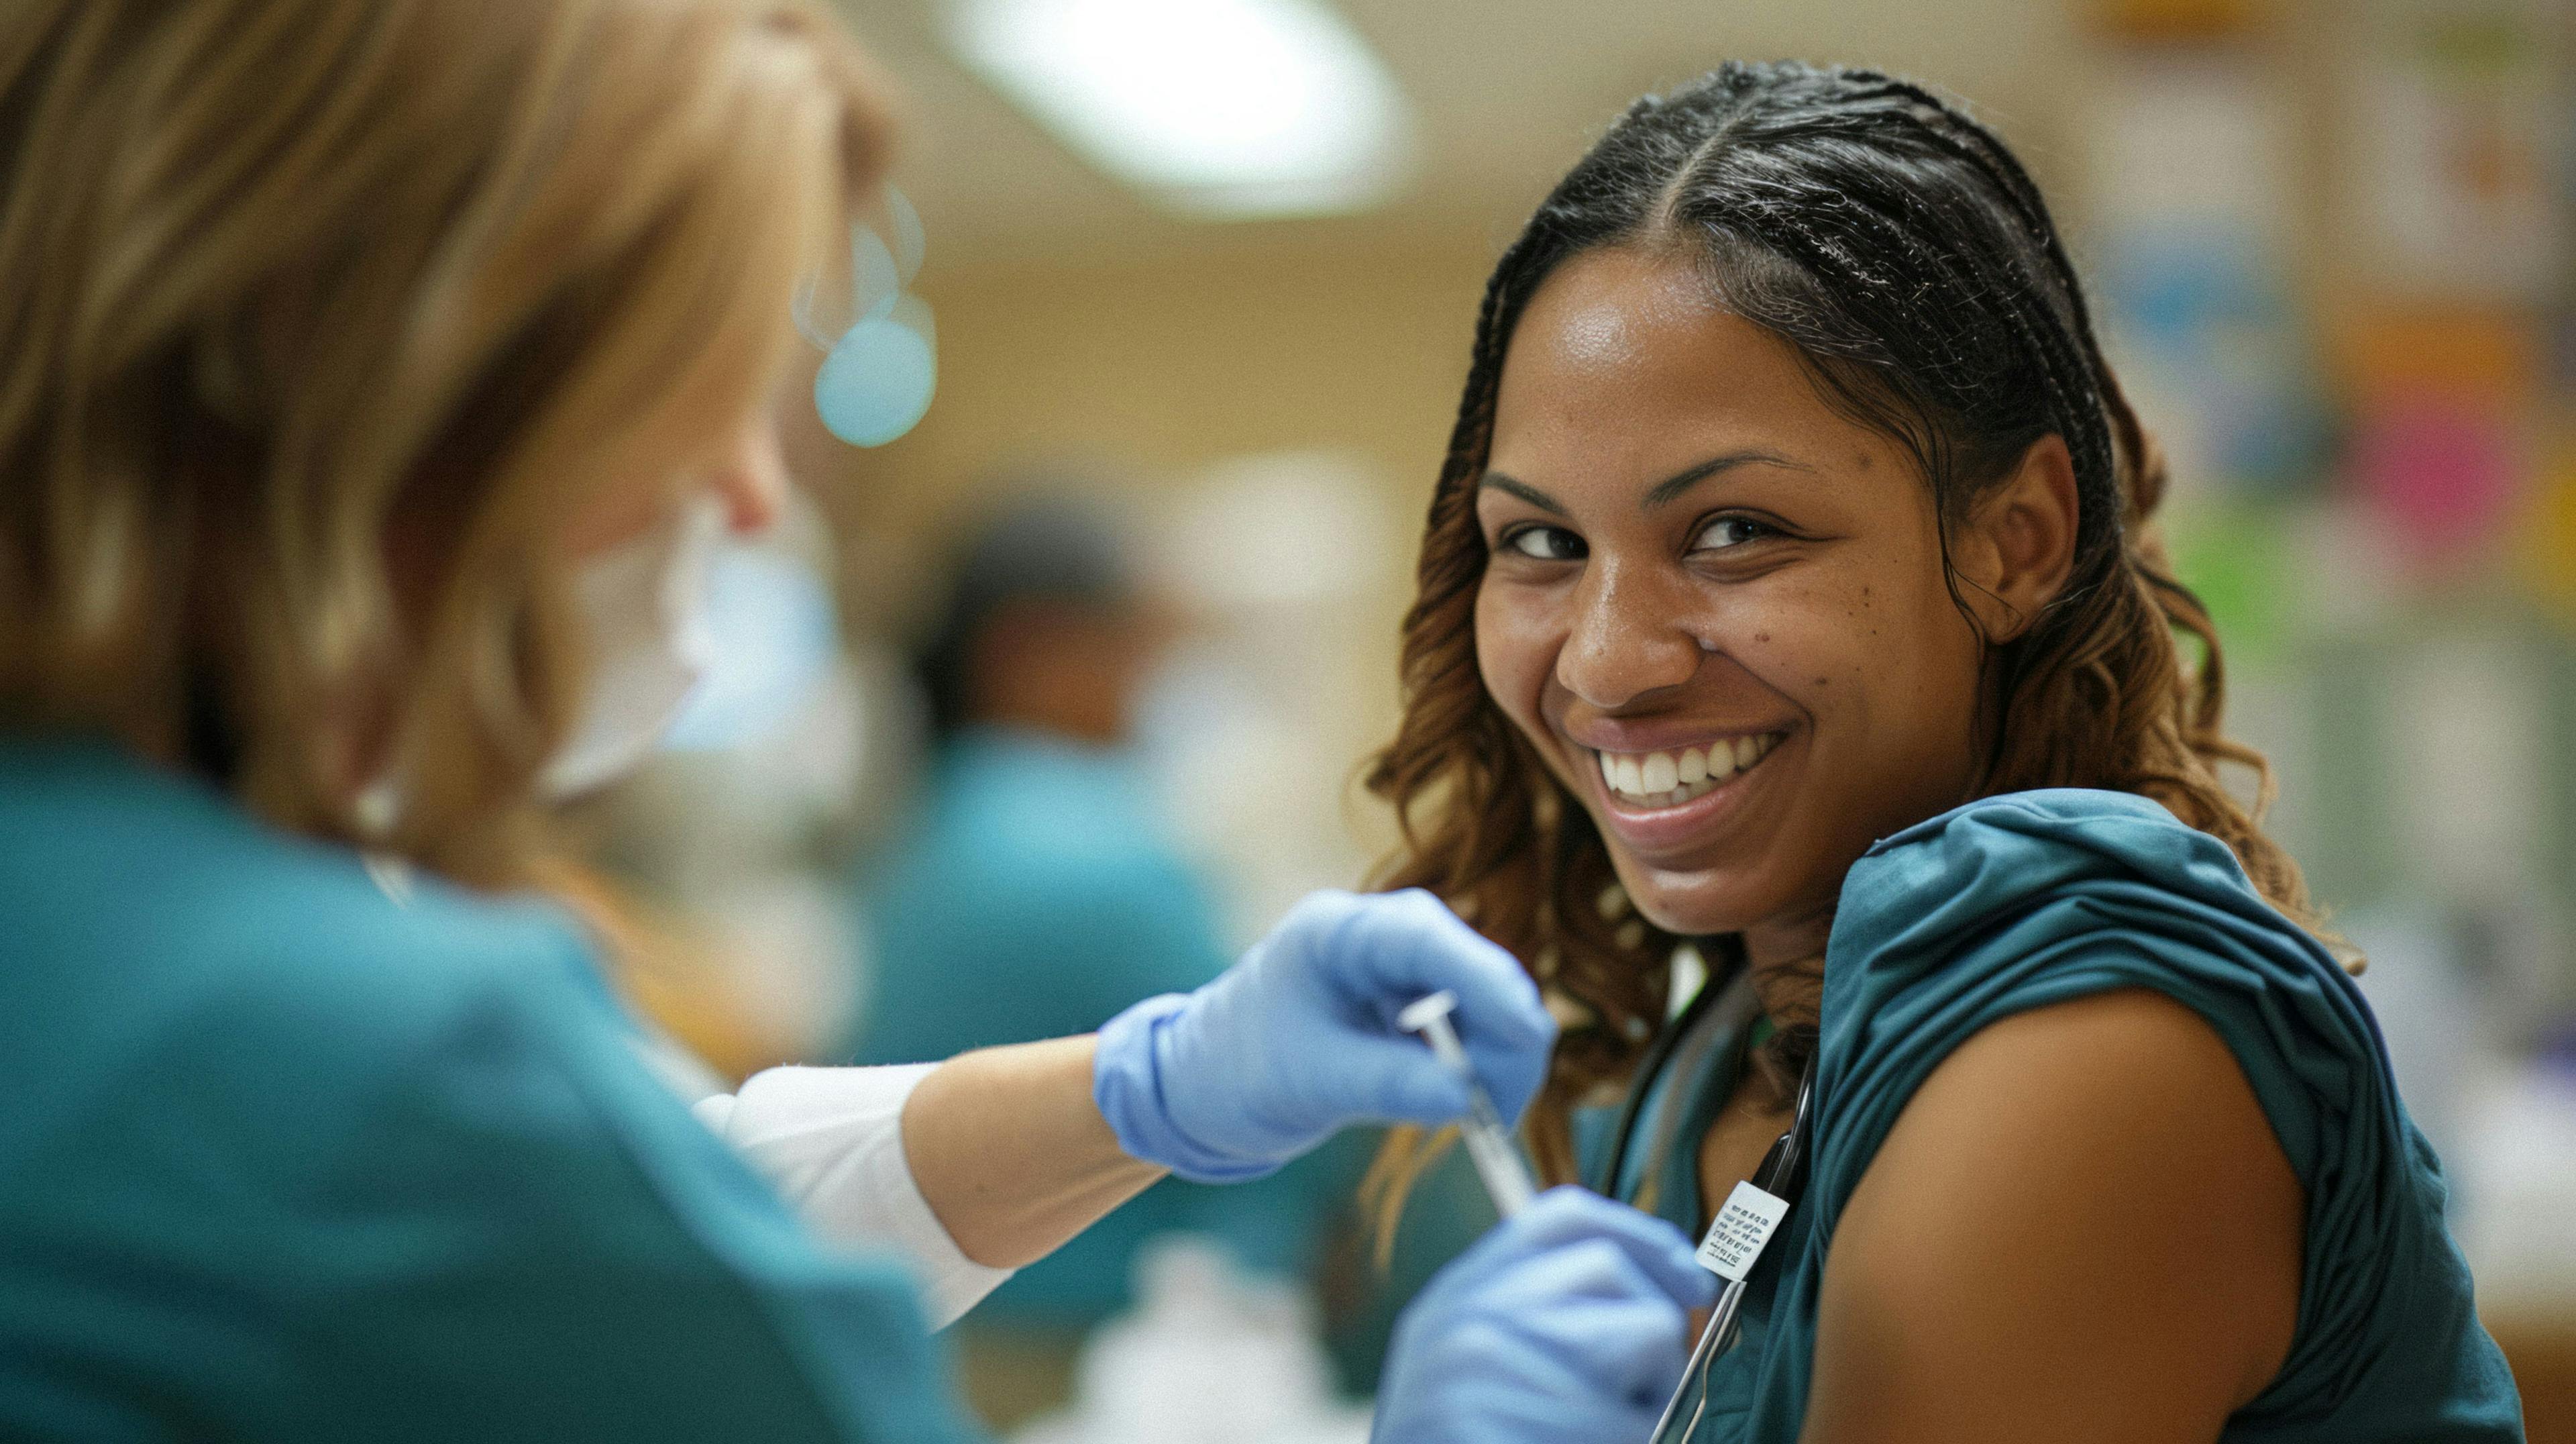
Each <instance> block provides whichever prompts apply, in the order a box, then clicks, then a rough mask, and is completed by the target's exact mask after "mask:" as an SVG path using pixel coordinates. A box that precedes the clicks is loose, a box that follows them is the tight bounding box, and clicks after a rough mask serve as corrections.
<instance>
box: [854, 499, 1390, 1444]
mask: <svg viewBox="0 0 2576 1444" xmlns="http://www.w3.org/2000/svg"><path fill="white" fill-rule="evenodd" d="M1137 551H1138V546H1137V544H1136V526H1135V524H1134V523H1132V522H1131V521H1129V520H1127V519H1126V518H1124V517H1122V516H1121V515H1120V514H1119V512H1118V511H1117V509H1115V508H1114V507H1113V506H1111V505H1110V504H1109V503H1108V502H1106V501H1105V500H1102V499H1099V498H1096V497H1094V498H1089V499H1086V498H1083V497H1080V496H1075V495H1067V494H1063V493H1060V492H1051V491H1047V490H1043V489H1037V488H1032V489H1029V490H1027V491H1024V492H1022V493H1020V494H1018V495H1017V496H1016V497H1015V498H1014V499H1013V500H1010V501H1008V502H1005V503H1004V504H1003V505H1002V506H1001V507H999V508H998V509H997V510H995V511H993V512H992V513H990V514H989V515H987V516H985V517H983V518H982V519H981V520H979V521H977V522H976V523H975V524H974V525H973V526H972V528H971V529H970V531H969V532H968V534H967V535H966V536H965V537H964V538H963V539H962V541H961V542H960V544H959V545H958V546H957V547H956V548H955V559H954V564H953V566H952V567H951V569H950V571H949V579H948V582H947V585H946V588H945V591H944V602H943V605H942V606H941V608H940V610H939V613H938V615H937V617H936V618H935V620H934V624H933V626H932V627H931V628H930V633H929V636H928V639H927V641H926V642H925V644H924V645H923V647H922V648H921V651H920V655H919V658H918V666H917V676H918V680H919V684H920V695H921V699H922V701H923V704H924V707H925V710H926V713H927V717H928V724H929V732H930V749H929V756H928V759H927V764H926V768H925V772H924V775H923V778H922V781H921V785H920V787H919V795H918V797H917V799H916V801H915V805H914V807H913V808H912V809H911V812H910V815H909V816H907V817H906V818H905V819H904V820H903V821H902V822H901V823H899V824H898V825H897V827H896V828H895V830H894V832H893V835H892V836H891V838H890V839H889V840H888V841H887V842H886V843H885V844H884V845H883V846H882V847H881V848H878V849H874V850H872V851H871V853H870V855H868V856H866V857H865V858H864V859H863V860H862V862H861V863H860V865H859V867H858V868H857V870H856V876H857V879H858V882H857V896H858V899H859V905H858V909H857V912H858V915H859V917H860V918H861V919H862V920H863V924H862V925H863V927H864V929H865V933H864V936H865V938H866V942H867V946H866V948H865V975H866V981H865V983H864V996H865V998H866V1003H865V1007H864V1010H863V1013H862V1015H861V1016H862V1023H861V1026H860V1028H859V1031H858V1036H857V1038H856V1039H855V1041H854V1044H853V1046H852V1048H851V1050H850V1051H851V1052H852V1053H853V1054H854V1061H857V1062H860V1063H911V1062H919V1061H921V1060H923V1059H928V1058H945V1057H949V1056H951V1055H953V1054H955V1053H958V1052H961V1051H964V1050H967V1049H973V1048H984V1047H992V1046H995V1045H998V1044H1003V1043H1019V1042H1029V1041H1034V1040H1036V1039H1041V1038H1054V1037H1061V1036H1064V1035H1067V1034H1071V1033H1079V1032H1083V1031H1086V1030H1088V1029H1091V1028H1094V1027H1097V1026H1099V1023H1100V1021H1101V1020H1103V1019H1105V1018H1107V1017H1109V1016H1110V1015H1111V1014H1113V1013H1115V1012H1117V1011H1118V1010H1119V1009H1120V1008H1122V1007H1124V1006H1126V1005H1127V1003H1129V1002H1132V1001H1133V1000H1135V999H1137V998H1144V997H1150V996H1152V995H1154V994H1157V993H1168V992H1187V991H1189V990H1191V989H1193V988H1196V987H1198V986H1199V985H1200V984H1202V983H1204V982H1206V981H1207V980H1208V979H1210V978H1213V977H1215V976H1216V975H1217V974H1218V973H1219V972H1221V971H1223V970H1224V967H1225V965H1226V963H1227V961H1228V960H1229V958H1230V956H1231V951H1230V949H1229V948H1228V946H1227V943H1226V940H1225V937H1224V934H1223V931H1222V929H1221V927H1220V923H1219V911H1220V910H1219V908H1218V906H1217V904H1216V902H1215V900H1214V899H1213V897H1212V896H1211V893H1210V886H1209V882H1208V879H1207V878H1206V876H1205V875H1204V871H1203V869H1202V868H1200V867H1199V866H1198V865H1197V864H1195V863H1194V862H1193V861H1191V860H1190V859H1189V858H1187V857H1185V856H1184V855H1183V850H1182V845H1181V843H1180V841H1179V839H1178V838H1177V837H1176V836H1175V835H1174V831H1173V828H1172V826H1171V823H1170V821H1169V819H1168V816H1167V813H1166V809H1165V807H1164V805H1163V802H1162V800H1161V798H1160V797H1158V795H1157V792H1156V788H1155V778H1154V775H1153V771H1152V769H1151V767H1150V765H1149V762H1148V760H1147V759H1146V758H1144V757H1142V756H1140V755H1139V751H1138V748H1137V746H1136V721H1137V717H1136V713H1137V708H1138V705H1139V700H1140V694H1141V693H1142V692H1143V690H1144V689H1145V687H1146V685H1147V683H1148V682H1149V680H1150V679H1151V678H1152V676H1153V674H1154V671H1155V668H1156V666H1157V664H1158V662H1159V661H1160V660H1161V659H1162V658H1163V656H1164V654H1165V652H1166V650H1167V647H1166V644H1167V642H1168V641H1169V639H1170V637H1171V635H1172V633H1173V631H1174V628H1175V625H1176V623H1175V620H1174V615H1173V612H1172V610H1171V609H1170V608H1169V607H1167V606H1165V605H1163V604H1161V603H1160V602H1158V600H1157V599H1156V598H1155V597H1154V596H1153V595H1151V594H1150V591H1149V587H1148V585H1147V583H1146V581H1145V579H1144V577H1143V575H1142V564H1141V562H1140V560H1139V558H1138V557H1137V555H1136V553H1137ZM1343 1156H1344V1151H1336V1152H1335V1153H1333V1154H1332V1155H1331V1156H1330V1157H1328V1158H1319V1159H1317V1160H1311V1161H1309V1162H1306V1163H1301V1164H1299V1165H1296V1166H1293V1167H1291V1168H1290V1169H1288V1170H1287V1171H1285V1172H1283V1173H1281V1174H1278V1175H1275V1176H1273V1177H1271V1178H1268V1179H1264V1180H1261V1181H1258V1182H1255V1183H1251V1184H1245V1185H1240V1186H1237V1187H1234V1188H1228V1189H1213V1188H1207V1187H1203V1186H1200V1185H1196V1184H1191V1183H1187V1182H1184V1181H1181V1180H1178V1179H1169V1180H1166V1181H1164V1182H1162V1183H1160V1184H1157V1185H1155V1186H1154V1187H1153V1188H1151V1189H1149V1190H1147V1191H1146V1192H1145V1193H1144V1194H1143V1195H1141V1196H1139V1197H1138V1198H1137V1199H1135V1200H1134V1201H1133V1202H1131V1203H1130V1204H1128V1205H1127V1206H1126V1207H1124V1208H1122V1209H1120V1210H1119V1211H1118V1212H1117V1213H1115V1214H1112V1215H1111V1216H1110V1217H1109V1218H1107V1219H1104V1220H1102V1222H1101V1223H1100V1224H1098V1225H1095V1226H1094V1227H1093V1228H1092V1229H1091V1230H1090V1231H1089V1232H1087V1233H1085V1234H1084V1235H1083V1236H1081V1237H1080V1238H1078V1239H1076V1240H1074V1241H1073V1242H1072V1243H1071V1244H1069V1245H1068V1246H1066V1247H1065V1248H1062V1249H1059V1250H1058V1251H1057V1252H1056V1253H1055V1254H1053V1255H1051V1256H1050V1257H1048V1258H1046V1259H1045V1260H1042V1261H1041V1262H1039V1263H1036V1264H1033V1265H1031V1266H1029V1267H1028V1268H1025V1269H1023V1270H1021V1271H1020V1272H1019V1273H1018V1274H1016V1275H1015V1276H1013V1278H1012V1279H1011V1281H1010V1282H1009V1283H1007V1284H1005V1285H1003V1286H1002V1288H1001V1289H1000V1290H999V1291H997V1292H996V1293H995V1295H994V1296H993V1297H992V1298H991V1299H990V1300H988V1301H987V1302H986V1303H985V1304H984V1305H982V1306H981V1307H980V1308H979V1309H978V1311H977V1312H976V1313H975V1314H974V1315H973V1316H972V1317H971V1318H970V1319H969V1320H968V1321H967V1322H965V1323H964V1324H963V1326H962V1327H961V1328H960V1329H959V1330H958V1337H959V1341H960V1345H961V1348H962V1350H963V1358H964V1362H965V1366H966V1369H967V1372H968V1375H969V1378H970V1381H972V1383H973V1384H974V1386H975V1387H976V1389H977V1391H978V1394H979V1397H980V1398H982V1400H983V1402H984V1404H985V1407H986V1410H987V1412H988V1414H990V1415H992V1416H995V1417H1000V1418H1010V1417H1014V1416H1016V1415H1018V1414H1020V1413H1023V1412H1026V1409H1027V1408H1029V1407H1034V1406H1035V1405H1036V1404H1038V1403H1042V1402H1053V1401H1055V1400H1057V1399H1059V1398H1060V1397H1061V1396H1062V1394H1063V1392H1064V1390H1065V1389H1066V1387H1067V1380H1068V1378H1069V1376H1070V1371H1071V1368H1072V1364H1073V1357H1074V1351H1075V1348H1076V1346H1077V1345H1078V1344H1079V1342H1080V1340H1081V1338H1082V1335H1083V1333H1084V1332H1085V1331H1086V1330H1087V1329H1089V1328H1090V1327H1091V1326H1092V1325H1095V1324H1097V1323H1098V1322H1099V1321H1100V1320H1101V1319H1103V1318H1105V1317H1107V1316H1109V1315H1110V1314H1112V1313H1114V1312H1116V1311H1117V1310H1119V1309H1121V1308H1124V1307H1126V1306H1127V1305H1128V1304H1129V1302H1130V1301H1131V1293H1130V1276H1131V1273H1132V1272H1133V1270H1134V1268H1135V1266H1136V1263H1137V1260H1138V1258H1139V1249H1140V1246H1141V1245H1142V1244H1143V1243H1144V1242H1145V1241H1147V1240H1149V1239H1151V1238H1153V1237H1155V1236H1157V1235H1160V1234H1167V1233H1174V1232H1190V1233H1195V1234H1200V1235H1204V1236H1208V1237H1212V1238H1214V1239H1216V1240H1218V1241H1220V1242H1221V1243H1222V1244H1223V1245H1224V1246H1225V1248H1226V1249H1227V1251H1228V1252H1229V1254H1230V1255H1231V1256H1232V1258H1233V1260H1234V1261H1235V1262H1236V1263H1238V1264H1241V1265H1244V1266H1247V1267H1249V1268H1251V1269H1253V1270H1255V1271H1257V1272H1262V1273H1269V1274H1303V1273H1310V1272H1311V1271H1312V1269H1313V1255H1314V1253H1315V1252H1316V1239H1315V1234H1316V1231H1317V1225H1318V1221H1319V1220H1320V1219H1321V1218H1322V1217H1323V1216H1324V1215H1325V1214H1326V1213H1327V1211H1328V1210H1329V1209H1330V1208H1331V1204H1332V1201H1333V1200H1334V1199H1335V1198H1336V1197H1337V1196H1338V1195H1342V1194H1344V1193H1345V1192H1346V1189H1347V1186H1348V1184H1349V1182H1350V1181H1351V1179H1352V1178H1353V1177H1355V1176H1356V1170H1355V1168H1353V1167H1347V1166H1339V1165H1340V1163H1341V1160H1342V1158H1343ZM1006 1396H1007V1397H1006Z"/></svg>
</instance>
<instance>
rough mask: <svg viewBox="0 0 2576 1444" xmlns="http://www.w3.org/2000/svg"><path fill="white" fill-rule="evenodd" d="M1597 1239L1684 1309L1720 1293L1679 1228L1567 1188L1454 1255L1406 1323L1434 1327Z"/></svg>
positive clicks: (1700, 1305) (1541, 1199)
mask: <svg viewBox="0 0 2576 1444" xmlns="http://www.w3.org/2000/svg"><path fill="white" fill-rule="evenodd" d="M1596 1242H1597V1243H1605V1244H1607V1245H1609V1246H1610V1247H1611V1248H1613V1249H1615V1250H1616V1251H1617V1252H1618V1253H1619V1254H1620V1255H1621V1256H1624V1257H1625V1258H1626V1259H1628V1260H1629V1261H1630V1262H1631V1263H1632V1264H1634V1266H1635V1267H1636V1268H1637V1270H1638V1271H1639V1273H1640V1274H1641V1275H1642V1276H1643V1278H1644V1279H1645V1280H1646V1281H1647V1282H1648V1283H1650V1284H1651V1285H1652V1286H1653V1288H1654V1289H1655V1291H1656V1292H1658V1293H1660V1294H1661V1295H1662V1296H1663V1297H1665V1298H1668V1299H1670V1300H1672V1301H1673V1302H1674V1303H1675V1304H1676V1305H1678V1306H1680V1307H1682V1308H1704V1307H1706V1306H1707V1305H1708V1304H1709V1303H1710V1302H1711V1301H1712V1300H1713V1299H1714V1298H1715V1297H1716V1287H1715V1285H1716V1280H1715V1277H1714V1276H1713V1275H1711V1274H1710V1273H1709V1272H1708V1271H1707V1270H1706V1269H1703V1268H1701V1267H1700V1266H1699V1264H1698V1263H1697V1261H1695V1260H1694V1259H1693V1258H1692V1257H1691V1249H1690V1244H1689V1242H1688V1241H1687V1240H1685V1239H1684V1238H1683V1237H1682V1235H1681V1231H1680V1230H1679V1229H1676V1228H1674V1227H1673V1226H1672V1225H1671V1224H1668V1223H1666V1222H1664V1221H1663V1220H1662V1219H1659V1218H1656V1217H1654V1216H1653V1215H1651V1214H1645V1213H1639V1212H1638V1211H1637V1210H1635V1209H1633V1208H1630V1207H1628V1206H1627V1205H1626V1204H1623V1203H1616V1202H1613V1201H1612V1200H1610V1199H1606V1198H1603V1197H1602V1196H1601V1195H1599V1194H1597V1193H1592V1192H1588V1191H1586V1190H1584V1189H1580V1188H1576V1187H1573V1186H1571V1185H1566V1186H1562V1187H1557V1188H1551V1189H1549V1190H1548V1191H1547V1192H1545V1193H1542V1194H1540V1195H1539V1196H1538V1198H1537V1199H1536V1200H1535V1201H1534V1202H1532V1203H1531V1204H1530V1206H1529V1207H1528V1208H1526V1209H1523V1210H1522V1211H1521V1212H1520V1214H1519V1216H1517V1217H1515V1218H1510V1219H1506V1220H1505V1221H1503V1222H1502V1223H1500V1224H1498V1225H1496V1226H1495V1227H1494V1228H1493V1229H1492V1230H1490V1231H1488V1232H1487V1233H1486V1235H1485V1236H1484V1237H1483V1238H1481V1239H1478V1240H1477V1241H1476V1242H1475V1243H1474V1244H1473V1245H1471V1246H1470V1247H1469V1248H1468V1249H1467V1251H1466V1252H1465V1253H1462V1254H1460V1255H1459V1256H1458V1257H1457V1258H1455V1259H1452V1260H1451V1261H1450V1262H1449V1264H1448V1266H1447V1267H1445V1268H1443V1269H1441V1270H1440V1272H1439V1273H1438V1274H1436V1275H1434V1276H1433V1278H1432V1280H1431V1283H1430V1284H1429V1285H1428V1286H1427V1287H1425V1288H1424V1289H1423V1291H1422V1293H1421V1295H1420V1296H1419V1297H1417V1298H1416V1299H1415V1300H1414V1302H1413V1305H1412V1307H1410V1308H1408V1309H1407V1310H1406V1311H1405V1313H1406V1322H1407V1323H1408V1324H1411V1323H1413V1322H1414V1321H1416V1320H1420V1321H1422V1323H1423V1326H1425V1327H1434V1326H1436V1325H1434V1324H1433V1323H1432V1321H1434V1320H1436V1319H1439V1318H1441V1317H1445V1316H1446V1315H1449V1314H1453V1313H1457V1312H1461V1311H1464V1310H1466V1309H1468V1308H1470V1307H1474V1306H1477V1305H1480V1304H1481V1302H1482V1301H1483V1299H1484V1298H1485V1296H1486V1295H1487V1294H1489V1293H1490V1292H1491V1291H1493V1290H1494V1289H1496V1288H1498V1287H1502V1286H1503V1283H1502V1280H1503V1277H1504V1276H1505V1275H1506V1274H1508V1273H1510V1272H1511V1271H1513V1270H1515V1269H1517V1268H1519V1267H1520V1266H1522V1265H1524V1264H1526V1263H1527V1262H1529V1261H1530V1260H1532V1259H1536V1258H1542V1257H1545V1256H1546V1255H1548V1254H1550V1253H1551V1252H1554V1251H1556V1250H1560V1249H1567V1248H1572V1247H1575V1246H1577V1245H1581V1244H1586V1243H1596ZM1471 1301H1473V1302H1472V1303H1471Z"/></svg>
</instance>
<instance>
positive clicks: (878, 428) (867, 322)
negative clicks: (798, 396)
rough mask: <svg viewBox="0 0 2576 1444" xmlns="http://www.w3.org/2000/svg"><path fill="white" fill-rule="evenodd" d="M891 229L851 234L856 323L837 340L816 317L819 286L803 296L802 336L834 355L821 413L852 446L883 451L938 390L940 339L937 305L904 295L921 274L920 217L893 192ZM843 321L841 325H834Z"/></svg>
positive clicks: (821, 374) (822, 387) (819, 386)
mask: <svg viewBox="0 0 2576 1444" xmlns="http://www.w3.org/2000/svg"><path fill="white" fill-rule="evenodd" d="M885 208H886V215H887V219H888V224H887V229H888V231H890V232H891V237H888V236H883V235H879V234H878V233H877V231H876V229H875V228H874V227H872V226H869V225H868V224H866V223H865V222H854V223H852V225H851V227H850V311H849V316H850V322H849V325H848V327H847V328H846V329H844V330H842V331H841V332H840V334H839V335H838V336H834V335H831V334H830V332H829V329H828V327H826V326H824V325H822V324H821V323H820V322H819V321H818V318H817V316H816V314H815V313H816V309H817V302H816V295H815V292H816V285H817V283H816V282H815V281H812V280H808V281H807V282H806V283H805V284H804V285H803V286H801V287H799V288H798V290H797V295H796V306H795V316H796V329H797V330H799V331H801V332H803V333H804V335H805V339H807V340H809V341H811V342H813V343H814V344H815V345H817V346H820V347H822V348H823V350H824V351H825V352H826V353H827V354H826V355H825V356H824V358H823V365H822V368H821V369H820V370H818V371H817V372H815V373H814V410H815V412H816V414H818V415H820V416H821V417H822V418H823V425H824V426H825V427H826V428H827V429H829V430H830V431H831V433H832V434H833V435H834V436H837V437H839V438H840V439H842V440H843V441H846V442H849V443H850V444H851V445H853V446H883V445H885V444H886V443H887V442H889V441H892V440H894V439H895V438H897V437H899V436H901V435H903V434H904V433H905V432H907V431H910V430H911V429H912V428H913V427H914V425H916V424H917V423H919V422H920V420H921V417H922V413H924V412H926V411H928V410H929V409H930V398H931V395H932V393H933V392H935V391H936V390H937V389H938V385H939V339H938V331H937V329H936V328H935V326H934V325H933V323H932V319H931V314H930V303H929V302H927V301H924V300H922V299H921V298H920V297H919V296H916V295H914V294H912V293H911V292H910V291H908V290H906V289H905V288H906V287H907V286H909V285H911V284H912V279H913V277H914V276H916V275H918V274H919V273H920V271H921V256H922V249H923V237H922V232H921V217H920V215H919V214H918V213H917V212H915V211H914V210H913V208H912V203H911V202H910V201H907V200H905V199H904V196H903V192H901V191H899V190H896V189H895V188H894V187H893V186H887V187H886V190H885ZM835 319H837V318H835Z"/></svg>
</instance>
